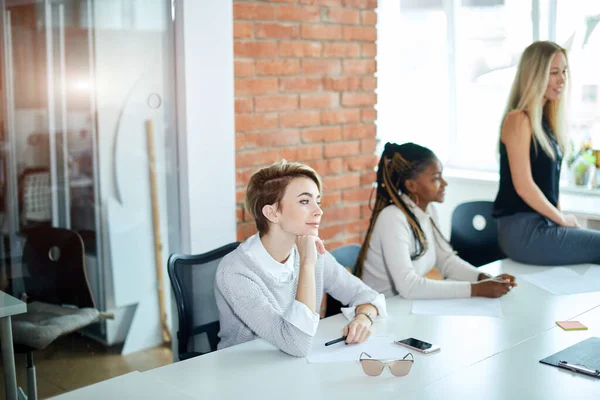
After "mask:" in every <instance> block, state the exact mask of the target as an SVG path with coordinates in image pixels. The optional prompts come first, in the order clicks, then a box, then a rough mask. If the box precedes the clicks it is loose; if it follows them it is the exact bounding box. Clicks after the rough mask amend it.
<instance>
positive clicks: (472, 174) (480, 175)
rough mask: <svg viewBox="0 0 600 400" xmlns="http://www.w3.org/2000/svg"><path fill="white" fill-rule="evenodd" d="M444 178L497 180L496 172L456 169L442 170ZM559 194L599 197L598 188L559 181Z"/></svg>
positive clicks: (477, 180) (479, 181)
mask: <svg viewBox="0 0 600 400" xmlns="http://www.w3.org/2000/svg"><path fill="white" fill-rule="evenodd" d="M444 177H446V178H452V179H460V180H466V181H473V182H478V183H484V182H489V183H497V182H498V180H499V174H498V172H492V171H476V170H468V169H458V168H444ZM560 192H561V194H577V195H583V196H599V197H600V188H595V189H589V188H587V187H585V186H575V185H571V184H569V182H568V181H567V180H561V181H560Z"/></svg>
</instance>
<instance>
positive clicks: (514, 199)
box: [494, 116, 563, 217]
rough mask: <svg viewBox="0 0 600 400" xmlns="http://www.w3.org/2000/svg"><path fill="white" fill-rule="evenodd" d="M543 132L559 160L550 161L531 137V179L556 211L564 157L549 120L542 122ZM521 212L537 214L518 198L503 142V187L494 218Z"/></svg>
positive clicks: (501, 172)
mask: <svg viewBox="0 0 600 400" xmlns="http://www.w3.org/2000/svg"><path fill="white" fill-rule="evenodd" d="M542 128H543V129H544V132H545V133H546V135H547V136H548V138H549V139H550V143H551V145H552V147H553V149H554V154H556V159H555V160H553V159H552V158H550V157H548V155H547V154H546V153H545V152H544V150H543V149H542V148H541V147H540V146H539V145H538V146H537V151H536V147H535V146H534V143H533V141H534V139H533V137H532V138H531V149H530V151H529V159H530V163H531V175H532V177H533V181H534V182H535V184H536V185H537V186H538V187H539V188H540V190H541V191H542V193H543V194H544V196H546V198H547V199H548V201H549V202H550V203H552V205H553V206H554V207H556V206H557V204H558V183H559V179H560V167H561V163H562V158H563V154H562V151H561V150H560V147H559V146H558V142H557V141H556V137H555V136H554V133H553V132H552V129H551V128H550V124H549V122H548V119H547V118H546V116H544V117H543V118H542ZM518 212H535V210H533V209H532V208H531V207H529V206H528V205H527V204H526V203H525V202H524V201H523V199H521V197H519V195H518V194H517V191H516V190H515V187H514V185H513V181H512V176H511V173H510V166H509V164H508V155H507V153H506V146H505V145H504V143H502V142H500V187H499V189H498V195H497V196H496V200H495V201H494V217H505V216H508V215H512V214H516V213H518Z"/></svg>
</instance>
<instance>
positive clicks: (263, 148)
mask: <svg viewBox="0 0 600 400" xmlns="http://www.w3.org/2000/svg"><path fill="white" fill-rule="evenodd" d="M376 7H377V0H270V1H242V0H235V1H234V3H233V18H234V37H235V45H234V52H235V112H236V121H235V126H236V151H237V155H236V172H237V177H236V181H237V203H238V207H237V220H238V231H237V236H238V240H244V239H245V238H247V237H248V236H250V235H251V234H253V233H254V232H255V231H256V228H255V225H254V223H253V222H252V221H251V219H250V217H249V215H248V214H247V213H246V212H245V210H244V204H243V202H244V196H245V188H246V185H247V183H248V179H249V177H250V176H251V175H252V173H254V172H255V171H256V170H257V169H258V168H259V167H261V166H264V165H268V164H270V163H272V162H274V161H277V160H279V159H281V158H285V159H287V160H293V161H300V162H303V163H305V164H308V165H310V166H312V167H313V168H315V169H316V170H317V172H319V174H321V176H322V177H323V181H324V195H323V206H324V212H325V214H324V217H323V222H322V226H321V229H320V236H321V237H322V238H323V239H325V240H326V243H327V245H328V248H330V249H333V248H335V247H337V246H339V245H341V244H346V243H360V242H361V241H362V238H363V235H364V233H365V231H366V228H367V226H368V220H369V216H370V211H369V209H368V206H367V203H368V198H369V193H370V191H371V182H372V181H373V180H374V179H375V174H374V172H373V167H374V166H375V165H376V163H377V156H376V155H375V154H374V151H375V146H376V143H377V141H376V129H375V124H374V121H375V118H376V111H375V108H374V105H375V103H376V101H377V97H376V95H375V87H376V86H377V80H376V78H375V76H374V74H375V71H376V68H377V66H376V64H375V54H376V47H375V40H376V38H377V32H376V29H375V23H376V21H377V15H376V14H375V8H376Z"/></svg>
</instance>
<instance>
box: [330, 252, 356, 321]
mask: <svg viewBox="0 0 600 400" xmlns="http://www.w3.org/2000/svg"><path fill="white" fill-rule="evenodd" d="M358 253H360V246H359V245H357V244H347V245H345V246H342V247H338V248H337V249H335V250H333V251H331V255H332V256H333V257H334V258H335V259H336V261H337V262H339V263H340V264H342V266H344V267H345V268H346V269H348V271H349V272H350V273H351V274H353V273H354V267H355V266H356V259H357V258H358ZM343 306H344V305H343V304H342V303H340V302H339V301H337V300H336V299H334V298H333V297H331V296H330V295H329V294H328V295H327V307H326V308H325V317H330V316H332V315H336V314H339V313H340V312H342V310H341V308H342V307H343Z"/></svg>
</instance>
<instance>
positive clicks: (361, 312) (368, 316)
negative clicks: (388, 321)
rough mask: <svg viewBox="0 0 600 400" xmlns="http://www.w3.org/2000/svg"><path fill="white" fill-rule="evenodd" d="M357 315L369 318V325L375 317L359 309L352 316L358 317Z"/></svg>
mask: <svg viewBox="0 0 600 400" xmlns="http://www.w3.org/2000/svg"><path fill="white" fill-rule="evenodd" d="M359 315H364V316H365V317H367V318H368V319H369V321H371V326H373V323H374V322H375V319H374V318H373V316H372V315H371V313H368V312H364V311H360V312H357V313H356V315H355V316H354V318H356V317H358V316H359Z"/></svg>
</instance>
